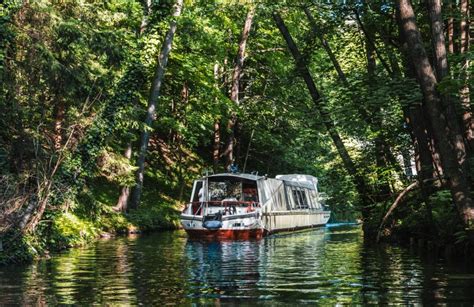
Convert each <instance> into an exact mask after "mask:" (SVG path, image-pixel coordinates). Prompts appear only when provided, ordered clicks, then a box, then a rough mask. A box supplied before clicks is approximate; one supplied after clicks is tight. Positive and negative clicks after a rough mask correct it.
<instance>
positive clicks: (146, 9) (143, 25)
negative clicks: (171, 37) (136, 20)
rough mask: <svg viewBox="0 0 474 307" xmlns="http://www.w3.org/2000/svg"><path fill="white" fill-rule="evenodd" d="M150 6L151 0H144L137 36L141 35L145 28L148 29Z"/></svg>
mask: <svg viewBox="0 0 474 307" xmlns="http://www.w3.org/2000/svg"><path fill="white" fill-rule="evenodd" d="M151 5H152V0H145V5H144V6H143V18H142V22H141V24H140V30H139V34H140V35H142V34H143V33H144V32H145V30H146V28H147V27H148V23H149V18H150V15H151Z"/></svg>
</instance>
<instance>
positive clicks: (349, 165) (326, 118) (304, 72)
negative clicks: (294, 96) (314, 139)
mask: <svg viewBox="0 0 474 307" xmlns="http://www.w3.org/2000/svg"><path fill="white" fill-rule="evenodd" d="M273 19H274V20H275V23H276V25H277V26H278V29H279V30H280V32H281V34H282V36H283V38H284V39H285V41H286V44H287V45H288V48H289V49H290V51H291V54H292V55H293V58H294V59H295V62H296V67H297V69H298V72H299V74H300V76H301V77H302V78H303V79H304V81H305V83H306V86H307V87H308V91H309V93H310V95H311V98H312V100H313V103H314V105H315V106H316V109H317V110H318V111H319V114H320V116H321V118H322V121H323V123H324V124H325V126H326V129H327V131H328V133H329V135H330V137H331V139H332V141H333V142H334V145H335V147H336V149H337V151H338V153H339V156H340V157H341V159H342V162H343V163H344V167H345V169H346V170H347V172H348V173H349V175H351V176H352V179H353V182H354V185H355V186H356V189H357V192H358V193H359V196H360V198H361V200H362V203H363V208H362V215H363V218H364V219H367V218H368V217H369V204H370V203H371V200H370V198H369V191H368V188H367V185H366V183H365V181H364V178H363V177H362V175H361V174H360V173H359V172H358V171H357V169H356V166H355V164H354V162H353V161H352V159H351V157H350V156H349V153H348V151H347V149H346V147H345V145H344V143H343V142H342V139H341V137H340V136H339V133H338V132H337V130H336V127H335V125H334V121H333V120H332V118H331V115H330V114H329V113H328V112H327V111H326V106H325V105H324V102H323V101H322V99H321V95H320V94H319V91H318V89H317V88H316V85H315V83H314V81H313V78H312V77H311V74H310V72H309V69H308V67H307V66H306V64H305V61H304V59H303V57H302V55H301V53H300V51H299V50H298V47H297V46H296V44H295V42H294V41H293V38H292V37H291V34H290V32H289V31H288V29H287V27H286V25H285V23H284V21H283V19H282V18H281V16H280V15H279V14H278V13H276V12H274V13H273ZM366 235H369V234H368V233H366Z"/></svg>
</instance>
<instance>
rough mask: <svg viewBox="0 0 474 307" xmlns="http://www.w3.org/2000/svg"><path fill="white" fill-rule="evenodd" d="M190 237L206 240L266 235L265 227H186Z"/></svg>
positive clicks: (242, 238)
mask: <svg viewBox="0 0 474 307" xmlns="http://www.w3.org/2000/svg"><path fill="white" fill-rule="evenodd" d="M186 232H187V233H188V235H189V237H190V238H193V239H206V240H248V239H261V238H263V236H264V231H263V229H242V230H237V229H219V230H198V229H186Z"/></svg>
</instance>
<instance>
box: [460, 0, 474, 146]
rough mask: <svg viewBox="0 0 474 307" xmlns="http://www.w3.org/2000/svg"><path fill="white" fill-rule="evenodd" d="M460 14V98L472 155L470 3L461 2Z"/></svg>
mask: <svg viewBox="0 0 474 307" xmlns="http://www.w3.org/2000/svg"><path fill="white" fill-rule="evenodd" d="M460 12H461V33H460V34H461V44H460V48H459V52H460V53H461V55H463V56H464V59H463V63H462V79H463V85H462V86H461V89H460V91H459V98H460V99H461V106H462V109H463V112H462V123H463V128H464V129H463V130H464V136H465V137H466V140H467V144H468V145H469V149H470V152H471V155H472V154H473V151H474V118H473V116H472V108H471V100H470V92H469V65H470V61H469V57H468V52H469V45H470V35H469V26H470V25H469V23H470V18H469V17H470V16H469V15H470V14H469V1H468V0H461V2H460Z"/></svg>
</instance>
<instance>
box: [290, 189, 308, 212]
mask: <svg viewBox="0 0 474 307" xmlns="http://www.w3.org/2000/svg"><path fill="white" fill-rule="evenodd" d="M292 192H293V199H294V200H295V202H296V204H295V205H296V206H295V207H296V208H299V209H308V208H309V204H308V199H307V197H306V193H305V190H304V189H299V188H293V189H292Z"/></svg>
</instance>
